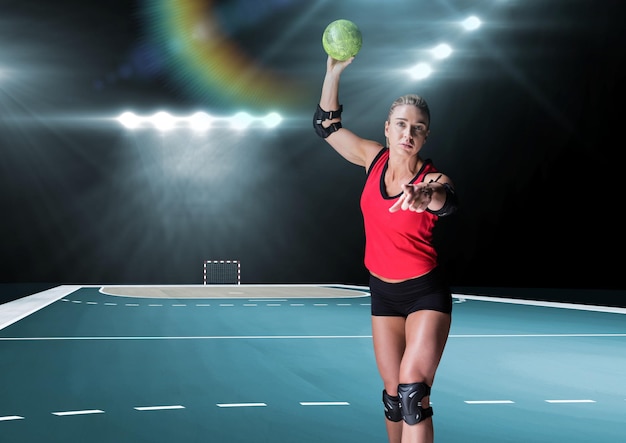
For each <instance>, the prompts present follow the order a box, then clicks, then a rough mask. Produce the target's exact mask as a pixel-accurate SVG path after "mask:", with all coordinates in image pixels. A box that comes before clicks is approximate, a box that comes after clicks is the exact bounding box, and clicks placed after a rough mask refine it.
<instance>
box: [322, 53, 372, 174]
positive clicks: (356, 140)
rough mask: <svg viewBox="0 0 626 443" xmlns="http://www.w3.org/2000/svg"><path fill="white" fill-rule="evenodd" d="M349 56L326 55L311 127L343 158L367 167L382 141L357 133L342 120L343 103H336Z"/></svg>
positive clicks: (349, 61)
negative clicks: (378, 141) (335, 57)
mask: <svg viewBox="0 0 626 443" xmlns="http://www.w3.org/2000/svg"><path fill="white" fill-rule="evenodd" d="M352 60H354V57H352V58H350V59H348V60H346V61H338V60H335V59H334V58H332V57H330V56H328V59H327V61H326V75H325V76H324V83H323V84H322V93H321V97H320V102H319V105H318V107H317V109H316V111H315V115H314V117H313V127H314V128H315V132H316V133H317V135H319V136H320V137H322V138H323V139H324V140H325V141H326V142H327V143H328V144H329V145H331V146H332V147H333V148H334V149H335V151H337V152H338V153H339V154H340V155H341V156H342V157H343V158H345V159H346V160H348V161H349V162H351V163H354V164H356V165H359V166H363V167H365V168H367V167H368V166H369V165H370V163H371V161H372V160H373V158H374V157H375V156H376V153H378V151H380V149H381V148H382V145H381V144H380V143H377V142H375V141H372V140H366V139H363V138H361V137H359V136H357V135H356V134H354V133H353V132H352V131H350V130H348V129H346V128H344V127H343V126H342V124H341V113H342V111H343V106H342V105H340V103H339V79H340V77H341V73H342V72H343V70H344V69H345V68H346V67H347V66H348V65H349V64H350V63H352Z"/></svg>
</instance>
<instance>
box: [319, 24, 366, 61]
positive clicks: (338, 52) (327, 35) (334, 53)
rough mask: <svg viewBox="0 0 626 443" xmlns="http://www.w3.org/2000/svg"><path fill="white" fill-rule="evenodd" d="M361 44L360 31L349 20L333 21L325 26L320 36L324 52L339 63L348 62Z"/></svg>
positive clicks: (357, 51) (359, 48)
mask: <svg viewBox="0 0 626 443" xmlns="http://www.w3.org/2000/svg"><path fill="white" fill-rule="evenodd" d="M362 44H363V37H362V35H361V30H360V29H359V27H358V26H357V25H356V24H354V23H353V22H351V21H350V20H345V19H339V20H335V21H334V22H332V23H330V24H329V25H328V26H326V29H325V30H324V34H323V35H322V46H323V47H324V51H326V53H327V54H328V55H330V56H331V57H332V58H334V59H335V60H339V61H344V60H348V59H349V58H350V57H354V56H355V55H357V54H358V53H359V51H360V50H361V45H362Z"/></svg>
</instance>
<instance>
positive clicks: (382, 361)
mask: <svg viewBox="0 0 626 443" xmlns="http://www.w3.org/2000/svg"><path fill="white" fill-rule="evenodd" d="M405 322H406V321H405V319H404V318H403V317H387V316H372V337H373V342H374V355H375V356H376V365H377V366H378V372H379V373H380V376H381V378H382V380H383V384H384V386H385V389H386V390H387V392H388V393H389V395H397V393H398V383H399V382H400V380H399V376H400V365H401V363H402V356H403V355H404V349H405V346H406V341H405V336H404V333H405Z"/></svg>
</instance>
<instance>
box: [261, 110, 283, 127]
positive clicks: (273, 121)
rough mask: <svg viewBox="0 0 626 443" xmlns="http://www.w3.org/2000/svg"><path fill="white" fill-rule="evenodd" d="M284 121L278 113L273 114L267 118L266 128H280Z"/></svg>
mask: <svg viewBox="0 0 626 443" xmlns="http://www.w3.org/2000/svg"><path fill="white" fill-rule="evenodd" d="M282 120H283V119H282V117H281V116H280V115H278V114H277V113H276V112H271V113H269V114H267V115H266V116H265V118H264V119H263V123H265V126H267V127H268V128H274V127H276V126H278V125H279V124H280V122H281V121H282Z"/></svg>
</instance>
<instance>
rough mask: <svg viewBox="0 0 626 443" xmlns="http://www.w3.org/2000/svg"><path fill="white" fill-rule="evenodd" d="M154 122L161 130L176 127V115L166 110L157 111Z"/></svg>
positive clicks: (153, 117)
mask: <svg viewBox="0 0 626 443" xmlns="http://www.w3.org/2000/svg"><path fill="white" fill-rule="evenodd" d="M152 124H153V125H154V127H155V128H157V129H158V130H160V131H167V130H170V129H172V128H173V127H174V117H172V116H171V115H170V114H168V113H167V112H165V111H161V112H157V113H156V114H154V116H152Z"/></svg>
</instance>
